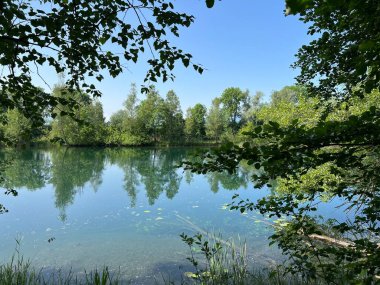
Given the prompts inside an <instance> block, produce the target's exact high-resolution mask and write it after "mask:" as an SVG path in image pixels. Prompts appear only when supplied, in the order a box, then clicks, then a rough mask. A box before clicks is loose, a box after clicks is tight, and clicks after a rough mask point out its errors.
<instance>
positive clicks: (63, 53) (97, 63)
mask: <svg viewBox="0 0 380 285" xmlns="http://www.w3.org/2000/svg"><path fill="white" fill-rule="evenodd" d="M0 10H1V17H0V27H1V28H0V64H1V65H2V66H6V67H7V69H8V70H9V72H5V73H3V74H2V75H1V77H0V102H1V105H2V106H3V107H5V108H11V109H13V108H17V109H19V110H21V111H22V113H23V114H24V115H25V116H26V117H28V118H31V119H32V121H33V122H34V123H36V124H42V113H43V112H44V110H46V109H49V110H50V111H52V109H53V108H54V107H55V106H57V105H58V104H62V105H69V102H67V101H66V100H64V98H59V97H55V96H52V95H49V94H46V93H43V92H41V90H40V89H38V88H35V87H34V86H33V84H32V80H31V74H32V73H37V75H40V76H43V75H41V74H40V73H39V67H41V66H49V67H50V68H51V69H52V71H53V72H56V73H62V72H64V73H65V74H66V75H67V81H66V82H65V85H66V86H67V88H68V90H69V91H70V92H73V91H74V90H76V91H78V90H83V91H84V92H86V93H88V94H90V95H93V96H99V95H100V92H99V91H98V90H97V89H96V87H95V85H94V84H86V83H85V80H86V79H87V78H88V77H93V78H95V79H96V80H98V81H101V80H102V79H103V74H102V72H103V70H107V71H108V73H109V75H110V76H112V77H116V76H118V75H119V74H120V73H121V72H122V71H123V64H122V61H123V60H126V61H131V62H137V60H138V59H139V57H140V55H141V54H142V53H144V52H146V50H145V49H146V48H147V47H148V48H149V53H150V54H151V58H149V57H148V59H147V63H148V64H149V70H148V71H147V75H146V78H145V81H154V82H155V81H156V80H157V78H158V77H161V78H162V80H163V81H166V80H168V79H173V78H174V75H173V73H172V70H173V68H174V65H175V63H176V62H178V61H179V62H182V63H183V64H184V65H185V66H186V67H187V66H189V65H192V66H193V67H194V69H195V70H196V71H198V72H200V73H202V71H203V69H202V67H201V66H199V65H196V64H193V63H191V58H192V56H191V55H190V54H188V53H185V52H184V51H183V50H181V49H178V48H177V47H174V46H172V45H171V44H170V43H169V41H168V40H167V35H169V34H170V35H174V36H179V28H180V27H189V26H190V25H191V23H192V22H193V20H194V18H193V16H190V15H187V14H185V13H180V12H177V11H176V10H175V9H174V5H173V3H172V2H168V1H163V0H152V1H145V0H141V1H134V2H131V1H124V0H117V1H108V0H102V1H95V2H93V1H79V2H78V1H48V0H44V1H40V2H38V3H33V2H31V1H17V0H16V1H15V0H6V1H2V2H1V7H0ZM130 18H132V20H129V19H130ZM126 19H128V22H127V21H125V20H126ZM120 50H121V51H122V55H120V53H119V51H120ZM9 94H12V95H11V96H9Z"/></svg>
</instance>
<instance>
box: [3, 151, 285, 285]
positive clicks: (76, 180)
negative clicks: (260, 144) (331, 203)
mask: <svg viewBox="0 0 380 285" xmlns="http://www.w3.org/2000/svg"><path fill="white" fill-rule="evenodd" d="M190 151H191V150H190V149H184V148H174V149H159V150H154V149H148V148H142V149H127V148H123V149H121V148H120V149H117V148H115V149H90V148H60V149H49V150H38V149H27V150H12V151H11V150H7V151H2V152H1V153H0V159H1V161H3V162H6V165H5V166H4V177H6V181H5V182H3V185H2V186H3V187H13V188H15V189H17V190H18V192H19V195H18V197H11V196H2V197H1V201H2V203H3V204H4V205H5V206H6V207H7V208H8V209H9V212H8V213H6V214H3V215H0V227H1V229H2V230H1V233H0V238H1V243H0V258H1V262H6V261H8V260H9V259H10V257H11V255H12V254H13V253H14V249H15V245H16V242H15V239H16V238H17V239H18V240H20V241H21V252H22V253H23V255H24V256H25V257H27V258H29V259H30V260H31V261H32V263H33V264H34V265H35V266H36V267H37V268H40V267H43V268H45V270H47V271H49V270H55V269H57V268H59V269H62V270H69V269H71V270H72V271H73V272H74V273H80V272H84V270H91V269H94V268H100V267H102V266H103V265H107V266H108V267H109V268H110V269H111V270H116V271H120V274H121V275H122V276H123V277H124V278H125V279H126V280H132V284H147V283H149V282H154V280H155V279H156V280H160V279H162V275H163V276H167V275H170V276H171V278H172V279H173V278H178V279H180V278H181V271H189V270H191V266H190V263H189V262H188V261H187V260H186V257H187V256H189V252H188V248H187V246H186V245H185V244H184V243H183V242H182V241H181V239H180V237H179V234H181V233H182V232H184V233H186V234H188V235H192V234H195V233H196V232H199V231H202V232H207V233H220V234H222V237H223V239H226V240H227V239H235V240H237V239H238V238H239V237H240V238H241V239H242V240H246V243H247V245H248V255H249V258H250V261H252V264H260V265H266V264H270V263H272V262H273V261H274V260H276V259H278V258H280V254H279V252H278V250H277V249H276V248H275V247H268V246H267V244H268V240H267V237H268V236H269V235H270V233H271V228H270V227H268V226H267V225H266V223H265V220H266V219H267V218H266V217H262V216H261V215H259V214H256V213H249V214H248V215H242V214H240V213H238V212H236V211H229V208H228V207H227V206H226V204H227V203H230V202H231V197H232V196H233V194H235V193H239V194H241V196H242V197H250V198H251V199H256V198H258V197H262V196H263V195H265V194H266V190H260V191H259V190H254V189H253V187H252V185H251V184H249V182H248V181H249V175H248V172H247V171H245V170H244V169H242V170H241V171H240V172H239V173H237V174H236V175H234V176H230V175H224V174H208V175H193V174H190V173H188V172H184V171H183V169H180V168H176V165H177V164H178V162H179V161H181V160H182V159H185V158H186V157H187V156H188V154H189V152H190ZM7 162H8V163H7ZM49 240H50V242H49Z"/></svg>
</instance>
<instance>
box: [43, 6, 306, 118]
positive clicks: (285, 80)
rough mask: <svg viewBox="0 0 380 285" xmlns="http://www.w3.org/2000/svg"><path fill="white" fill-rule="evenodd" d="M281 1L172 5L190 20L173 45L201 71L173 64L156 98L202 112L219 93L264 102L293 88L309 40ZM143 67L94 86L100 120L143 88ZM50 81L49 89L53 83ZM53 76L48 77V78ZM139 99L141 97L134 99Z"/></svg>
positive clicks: (131, 66)
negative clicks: (236, 91)
mask: <svg viewBox="0 0 380 285" xmlns="http://www.w3.org/2000/svg"><path fill="white" fill-rule="evenodd" d="M284 3H285V1H284V0H265V1H262V0H222V1H216V3H215V6H214V8H212V9H208V8H207V7H206V5H205V1H204V0H192V1H186V0H177V1H174V4H175V6H176V8H177V9H178V10H181V11H183V12H186V13H189V14H192V15H194V16H195V18H196V19H195V23H194V24H193V25H192V26H190V28H187V29H182V30H181V34H180V37H179V38H175V39H174V40H173V44H174V45H175V46H177V47H180V48H182V49H183V50H185V51H186V52H189V53H191V54H192V55H193V61H194V62H195V63H200V64H202V65H203V66H204V67H205V69H206V70H205V71H204V73H203V75H199V74H197V73H196V72H195V71H194V70H193V69H192V68H188V69H186V68H184V67H182V66H180V64H179V65H178V67H176V68H175V70H174V73H175V75H176V80H175V81H174V82H167V83H164V84H162V83H158V84H157V85H156V86H157V89H158V90H159V92H160V94H161V96H163V97H164V96H165V95H166V93H167V91H169V90H170V89H173V90H174V91H175V92H176V94H177V95H178V96H179V98H180V101H181V105H182V109H183V110H184V111H185V110H186V109H187V108H188V107H190V106H193V105H195V104H196V103H202V104H204V105H206V106H207V107H208V106H210V105H211V101H212V99H213V98H215V97H217V96H220V95H221V93H222V92H223V90H224V89H225V88H228V87H240V88H241V89H243V90H245V89H249V90H250V92H251V94H254V93H255V92H256V91H263V92H264V93H265V95H266V98H267V99H268V98H269V96H270V94H271V92H272V91H273V90H278V89H281V88H282V87H283V86H285V85H291V84H293V83H294V82H295V81H294V77H295V76H296V74H297V70H293V69H291V68H290V65H291V64H292V63H293V62H294V61H295V57H294V55H295V53H296V52H297V50H298V48H299V47H301V45H302V44H306V43H308V42H309V41H310V38H309V36H307V34H306V31H307V27H306V25H305V24H303V23H302V22H301V21H299V20H298V17H295V16H289V17H285V16H284V12H283V10H284V7H285V4H284ZM146 68H147V65H146V63H144V62H139V63H138V64H130V63H128V70H126V71H125V72H124V73H123V74H122V75H120V76H119V77H118V78H116V79H114V78H110V77H106V79H105V80H104V81H102V82H101V83H98V84H96V86H97V87H98V88H99V90H100V91H102V93H103V97H102V98H101V102H102V103H103V108H104V115H105V116H106V118H109V117H110V115H111V114H112V113H114V112H116V111H117V110H119V109H121V108H122V103H123V101H124V100H125V99H126V96H127V95H128V92H129V89H130V84H131V83H132V82H135V83H136V84H137V86H140V85H141V84H143V79H144V77H145V72H146ZM49 76H51V78H50V80H49V81H52V82H49V84H51V85H53V84H54V83H56V82H57V81H58V77H57V76H55V77H54V76H52V75H49ZM53 77H54V78H53ZM143 97H144V96H143V95H141V96H140V98H143Z"/></svg>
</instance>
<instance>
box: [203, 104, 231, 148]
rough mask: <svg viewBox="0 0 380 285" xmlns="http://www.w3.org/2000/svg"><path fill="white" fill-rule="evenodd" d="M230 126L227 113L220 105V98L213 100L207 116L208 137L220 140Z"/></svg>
mask: <svg viewBox="0 0 380 285" xmlns="http://www.w3.org/2000/svg"><path fill="white" fill-rule="evenodd" d="M227 126H228V116H227V113H226V112H225V111H224V110H223V109H222V108H221V107H220V99H219V98H215V99H214V100H212V105H211V107H210V109H209V111H208V114H207V117H206V134H207V137H209V138H211V139H213V140H216V141H219V140H220V138H221V136H222V134H223V133H224V132H225V131H226V129H227Z"/></svg>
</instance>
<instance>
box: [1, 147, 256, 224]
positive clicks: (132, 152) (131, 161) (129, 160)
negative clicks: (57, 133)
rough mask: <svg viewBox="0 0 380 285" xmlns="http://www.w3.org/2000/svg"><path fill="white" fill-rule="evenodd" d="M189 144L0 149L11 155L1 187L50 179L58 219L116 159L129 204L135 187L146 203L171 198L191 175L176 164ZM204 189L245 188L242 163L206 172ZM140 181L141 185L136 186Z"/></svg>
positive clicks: (97, 182)
mask: <svg viewBox="0 0 380 285" xmlns="http://www.w3.org/2000/svg"><path fill="white" fill-rule="evenodd" d="M190 153H191V150H190V149H185V148H174V149H173V148H172V149H150V148H114V149H97V148H55V149H49V150H40V149H26V150H3V151H1V152H0V159H1V160H2V161H9V162H10V163H8V164H6V165H5V167H4V169H3V173H4V177H6V180H4V181H2V182H1V184H0V186H1V187H3V188H14V189H19V188H26V189H28V190H31V191H35V190H37V189H42V188H44V187H45V186H46V185H51V186H52V187H53V189H54V195H55V207H56V208H58V209H59V210H60V216H61V219H63V220H64V219H65V217H66V213H65V212H66V208H67V206H68V205H70V204H72V203H73V202H74V199H75V196H76V195H77V194H79V193H81V191H83V189H84V187H85V186H86V187H90V188H92V189H93V191H94V192H96V191H97V189H98V188H99V187H100V186H101V185H102V174H103V171H104V169H105V168H106V164H109V165H111V166H112V165H116V166H117V167H118V168H120V169H121V170H122V171H123V173H124V179H123V180H124V181H123V189H124V190H125V191H126V192H127V193H128V196H129V197H130V206H131V207H135V206H136V203H137V193H138V191H139V189H144V191H145V195H146V197H147V199H148V202H149V204H150V205H153V204H154V203H155V201H156V200H157V199H158V198H159V197H160V196H161V195H162V194H164V195H166V197H167V198H168V199H172V198H174V197H175V196H176V194H177V193H178V191H179V187H180V183H181V181H182V179H183V177H184V179H185V181H186V182H187V183H188V184H190V183H191V182H192V181H193V179H194V176H193V174H192V173H190V172H184V171H183V170H182V169H178V168H177V167H176V165H178V163H179V162H180V161H181V160H183V159H185V158H188V157H189V154H190ZM206 178H207V182H208V183H209V187H207V188H208V189H211V191H212V192H214V193H217V192H218V191H219V189H220V188H223V189H228V190H235V189H238V188H241V187H243V188H246V187H247V183H248V181H249V172H248V170H244V169H242V170H241V171H240V172H237V173H236V174H234V175H228V174H224V173H208V174H207V175H206ZM140 186H142V187H140Z"/></svg>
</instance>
